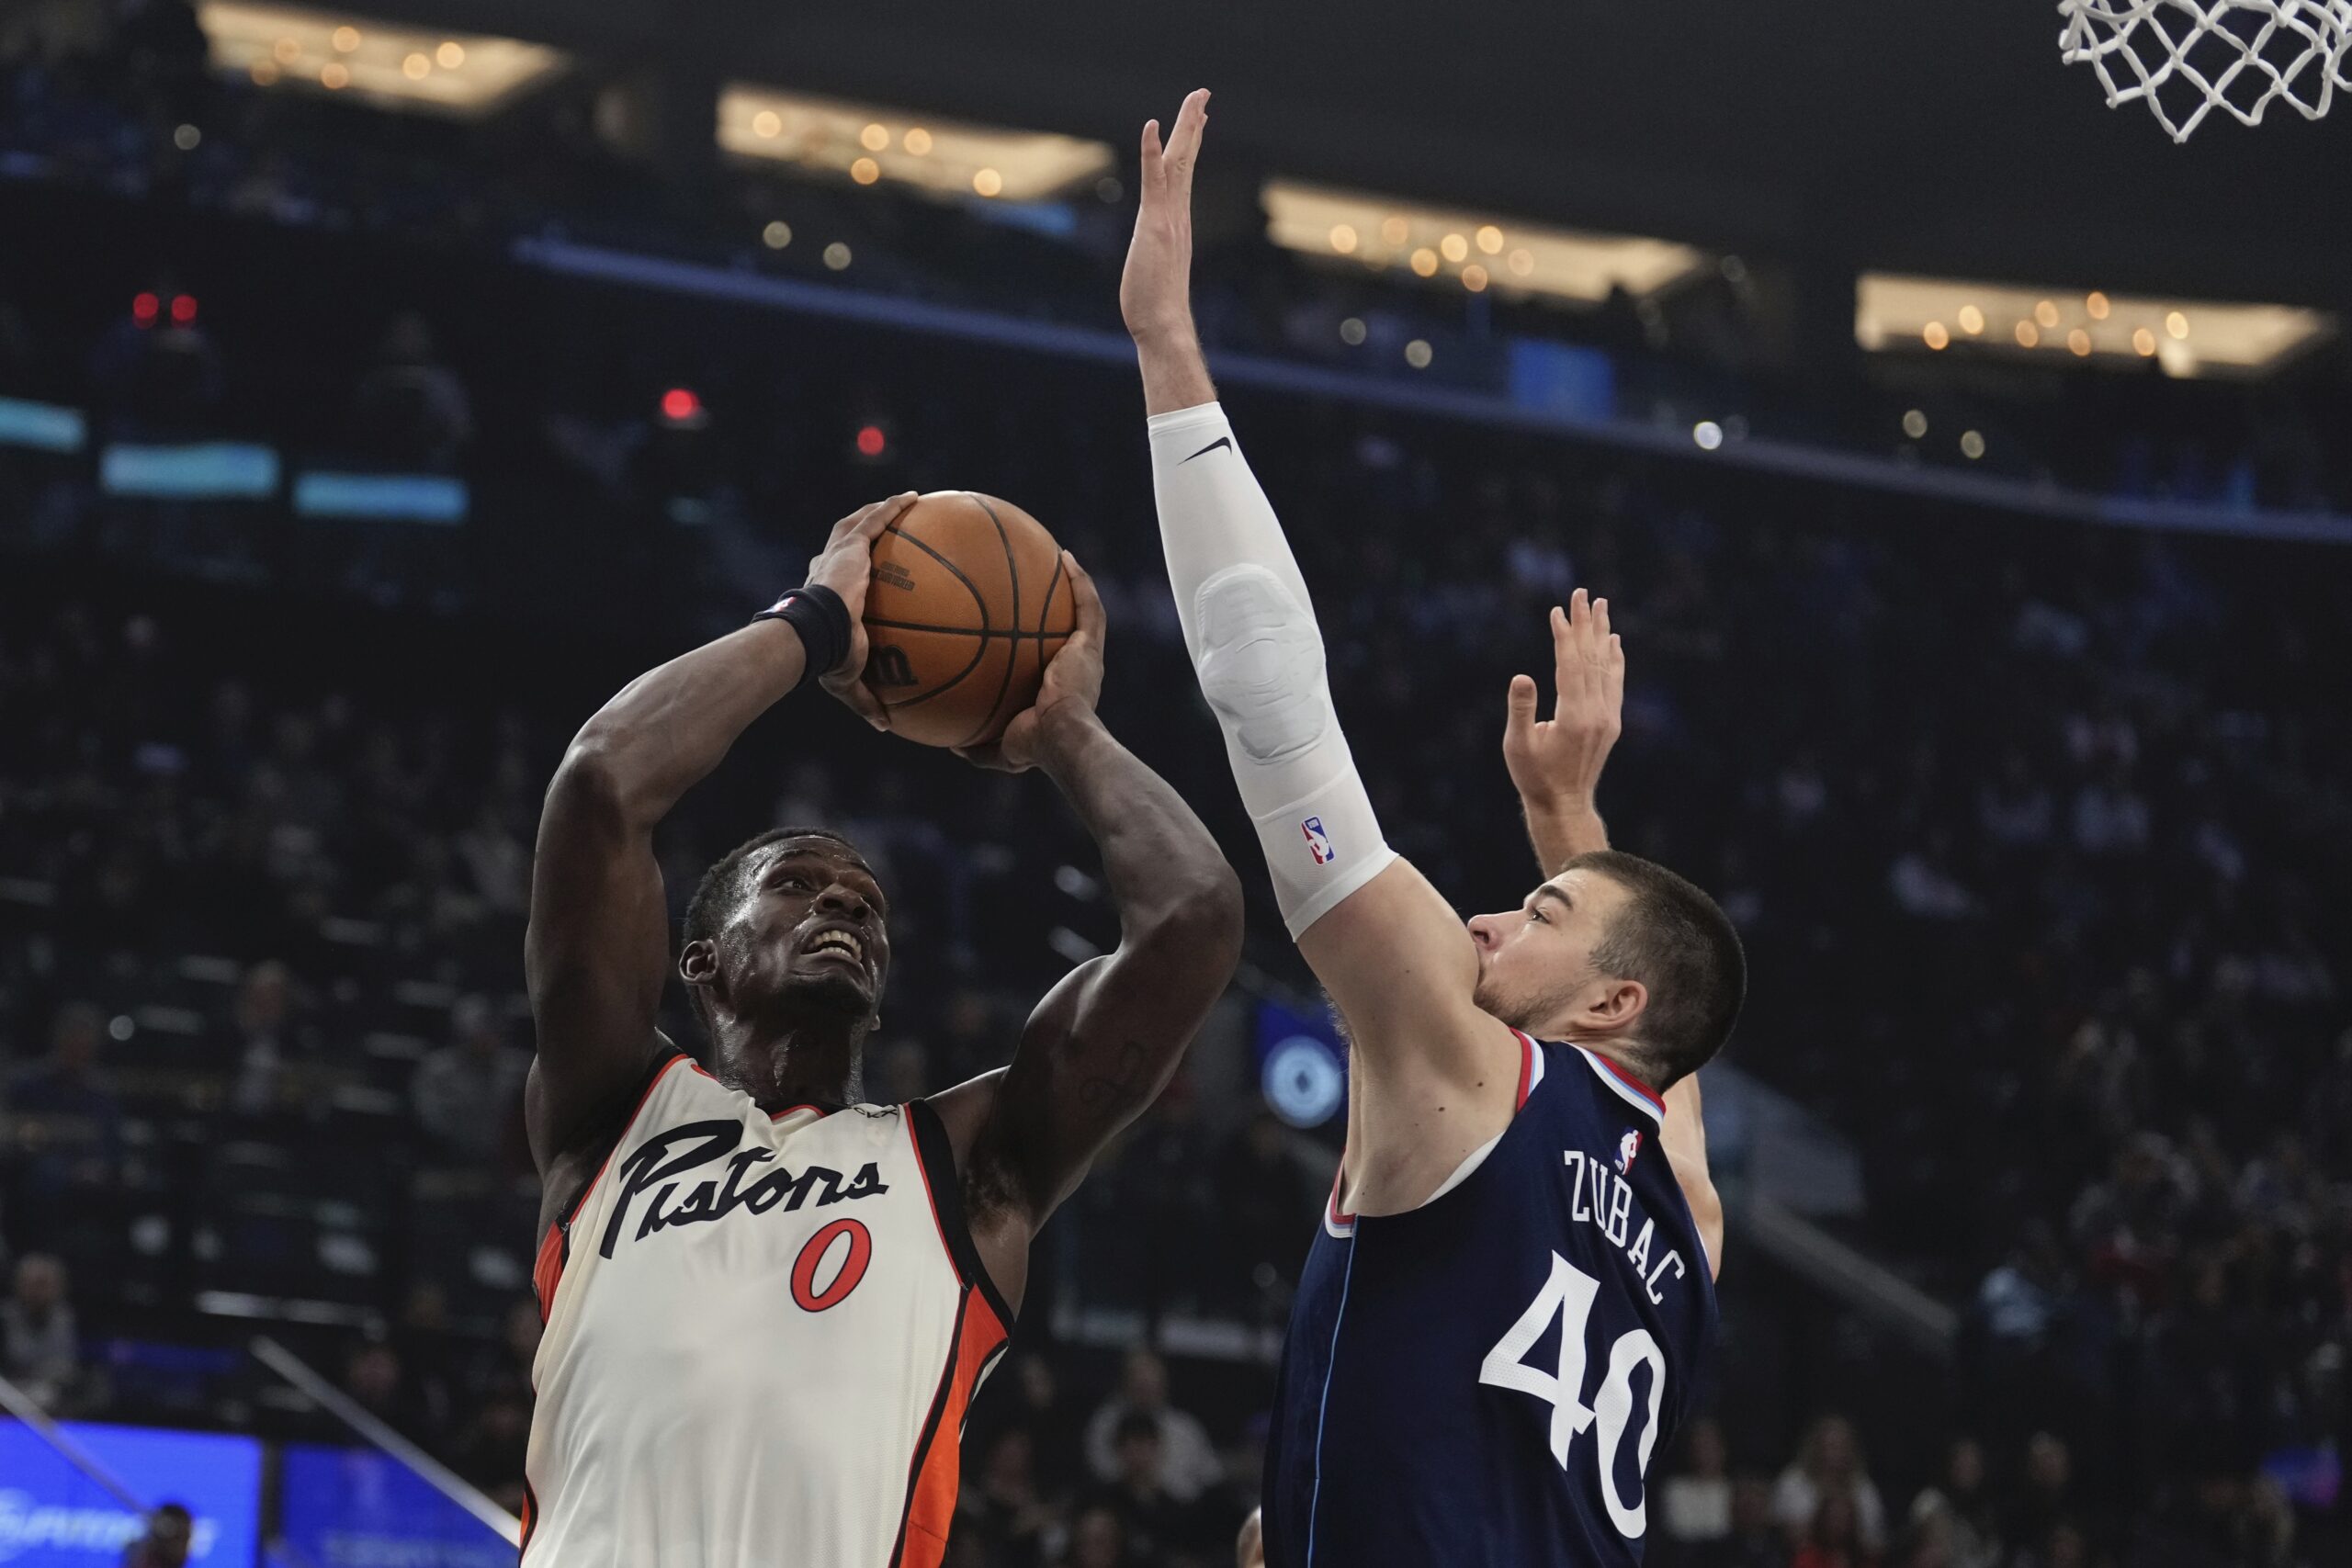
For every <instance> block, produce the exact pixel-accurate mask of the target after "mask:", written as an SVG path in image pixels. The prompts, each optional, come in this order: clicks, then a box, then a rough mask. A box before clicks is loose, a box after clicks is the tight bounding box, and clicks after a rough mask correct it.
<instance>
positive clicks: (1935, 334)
mask: <svg viewBox="0 0 2352 1568" xmlns="http://www.w3.org/2000/svg"><path fill="white" fill-rule="evenodd" d="M2334 330H2335V319H2334V318H2333V317H2331V316H2329V315H2328V314H2327V313H2326V312H2324V311H2322V310H2302V309H2301V308H2299V307H2296V306H2292V305H2256V304H2239V303H2232V302H2229V301H2225V300H2217V299H2161V298H2158V297H2156V296H2154V295H2136V294H2106V293H2102V292H2100V291H2099V290H2098V289H2092V290H2091V291H2089V292H2088V293H2085V292H2082V291H2081V290H2078V289H2065V288H2030V287H2027V286H2024V285H2019V284H2011V283H1976V282H1970V281H1968V280H1967V279H1964V278H1957V277H1911V276H1900V275H1897V274H1894V273H1883V272H1871V273H1864V274H1863V275H1862V279H1861V284H1860V288H1857V289H1856V290H1855V300H1854V339H1855V341H1856V342H1858V343H1860V344H1861V345H1862V347H1864V348H1866V349H1869V350H1871V351H1872V352H1873V353H1892V352H1898V351H1905V350H1908V351H1913V352H1926V353H1940V352H1942V351H1943V350H1945V349H1948V348H1950V347H1951V346H1952V345H1953V344H1963V343H1964V344H1970V345H1971V346H1973V347H1975V348H1978V349H1980V350H1985V351H1989V352H1992V353H1996V354H2001V355H2010V356H2018V357H2031V358H2040V359H2049V358H2052V357H2055V358H2057V359H2060V360H2077V359H2079V360H2086V361H2090V362H2094V363H2098V362H2104V363H2106V364H2109V365H2116V364H2132V365H2138V364H2141V363H2143V362H2144V361H2147V360H2151V359H2153V360H2154V361H2155V362H2156V363H2157V364H2158V365H2160V366H2162V367H2164V368H2165V372H2166V373H2168V374H2170V375H2174V376H2182V377H2188V376H2236V377H2253V376H2260V375H2262V374H2264V373H2266V372H2267V371H2269V370H2273V369H2276V368H2277V367H2279V366H2281V365H2283V364H2285V363H2286V362H2287V361H2288V360H2289V359H2290V358H2292V357H2293V356H2294V355H2297V354H2298V353H2300V352H2301V351H2302V350H2303V349H2305V348H2307V347H2309V346H2311V345H2312V344H2316V343H2318V342H2319V341H2321V340H2322V339H2323V338H2324V337H2326V336H2327V335H2328V333H2331V332H2333V331H2334Z"/></svg>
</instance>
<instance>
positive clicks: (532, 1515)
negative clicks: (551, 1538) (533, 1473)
mask: <svg viewBox="0 0 2352 1568" xmlns="http://www.w3.org/2000/svg"><path fill="white" fill-rule="evenodd" d="M538 1529H539V1495H538V1494H537V1493H536V1492H534V1491H532V1490H531V1483H530V1482H529V1481H528V1480H527V1479H526V1481H525V1482H524V1483H523V1539H522V1540H520V1541H519V1542H517V1543H516V1544H515V1562H517V1563H520V1562H522V1561H523V1554H524V1553H525V1552H526V1551H530V1550H531V1537H532V1536H534V1535H536V1534H537V1533H538Z"/></svg>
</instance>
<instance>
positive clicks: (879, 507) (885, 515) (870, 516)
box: [850, 490, 915, 541]
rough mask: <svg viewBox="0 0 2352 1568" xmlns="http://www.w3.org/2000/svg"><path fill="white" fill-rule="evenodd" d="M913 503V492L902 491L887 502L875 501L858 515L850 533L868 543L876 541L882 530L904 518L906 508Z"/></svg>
mask: <svg viewBox="0 0 2352 1568" xmlns="http://www.w3.org/2000/svg"><path fill="white" fill-rule="evenodd" d="M914 503H915V492H914V491H910V490H902V491H899V493H898V494H896V495H894V496H892V497H890V498H889V499H888V501H877V502H875V503H874V504H873V505H871V506H869V507H866V508H865V510H863V511H861V512H860V513H858V514H857V519H856V524H857V525H856V526H855V527H854V528H852V529H851V530H850V532H852V533H854V534H855V535H857V536H859V537H860V538H863V539H866V540H868V541H871V540H875V539H878V538H880V537H881V536H882V530H883V529H885V528H888V526H889V525H891V524H893V523H896V522H897V521H898V520H899V518H900V517H902V516H904V515H905V514H906V510H907V508H908V507H910V506H912V505H913V504H914Z"/></svg>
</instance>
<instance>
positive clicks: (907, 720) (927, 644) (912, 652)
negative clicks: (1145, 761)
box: [865, 490, 1078, 746]
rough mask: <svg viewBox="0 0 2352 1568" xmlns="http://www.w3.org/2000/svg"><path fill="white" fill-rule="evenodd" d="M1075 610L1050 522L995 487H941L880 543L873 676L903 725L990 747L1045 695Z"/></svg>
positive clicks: (870, 611)
mask: <svg viewBox="0 0 2352 1568" xmlns="http://www.w3.org/2000/svg"><path fill="white" fill-rule="evenodd" d="M1077 616H1078V605H1077V600H1076V598H1075V597H1074V596H1073V594H1072V592H1071V590H1070V581H1069V572H1067V571H1065V570H1063V568H1062V554H1061V547H1060V546H1059V545H1057V544H1056V543H1055V542H1054V536H1052V535H1051V534H1048V533H1047V532H1046V527H1045V525H1044V524H1042V523H1040V522H1038V521H1037V520H1036V519H1035V517H1032V516H1030V515H1029V513H1026V512H1023V511H1022V510H1021V508H1019V507H1017V506H1015V505H1013V504H1012V502H1005V501H999V500H998V499H997V498H996V497H994V496H992V495H979V494H977V493H975V492H973V491H960V490H950V491H933V492H932V493H931V494H929V495H926V496H923V497H922V498H920V499H919V500H917V501H916V502H915V503H914V504H913V505H912V506H910V507H909V508H907V510H906V512H905V513H903V514H902V515H901V516H900V517H899V520H898V521H897V522H895V523H893V524H891V525H890V526H889V527H888V529H886V530H884V532H883V535H882V536H881V537H880V538H879V539H876V541H875V542H874V581H873V584H872V586H871V587H870V588H869V589H868V590H867V591H866V595H865V632H866V637H867V642H868V649H867V653H866V659H865V684H866V686H867V688H868V689H869V690H870V691H872V692H873V694H874V695H875V697H876V699H877V700H878V701H880V703H881V704H882V705H883V707H884V708H885V709H887V710H888V713H889V716H890V728H891V730H892V731H893V733H895V734H899V735H902V736H905V737H906V738H907V739H910V740H917V741H921V742H922V744H923V745H925V746H978V745H982V744H985V743H986V742H988V741H990V740H993V739H996V738H997V737H998V736H999V735H1001V734H1002V733H1003V732H1004V727H1005V725H1006V724H1007V723H1009V722H1011V720H1012V717H1013V716H1014V715H1016V714H1018V713H1020V712H1021V711H1022V710H1023V708H1026V707H1027V706H1028V705H1030V704H1031V703H1032V702H1034V701H1035V699H1036V695H1037V686H1038V682H1040V681H1042V680H1043V679H1044V678H1045V671H1046V660H1049V659H1051V658H1052V657H1053V656H1054V655H1055V653H1056V652H1057V651H1058V650H1059V649H1060V648H1061V646H1062V643H1063V642H1064V641H1065V640H1066V639H1067V638H1068V637H1069V635H1070V633H1071V632H1072V631H1074V630H1076V629H1077V625H1078V619H1077Z"/></svg>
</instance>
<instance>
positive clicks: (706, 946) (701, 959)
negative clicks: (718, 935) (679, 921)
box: [678, 937, 718, 986]
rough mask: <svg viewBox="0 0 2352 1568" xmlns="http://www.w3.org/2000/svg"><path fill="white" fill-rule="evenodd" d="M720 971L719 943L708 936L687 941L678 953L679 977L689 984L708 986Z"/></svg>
mask: <svg viewBox="0 0 2352 1568" xmlns="http://www.w3.org/2000/svg"><path fill="white" fill-rule="evenodd" d="M717 975H718V943H717V942H712V941H710V940H709V939H708V938H707V937H705V938H701V939H698V940H696V941H694V942H688V943H686V945H685V946H684V948H682V949H680V950H679V953H678V978H679V979H681V980H684V982H685V983H686V984H687V985H689V986H707V985H708V984H710V982H711V980H712V978H713V977H715V976H717Z"/></svg>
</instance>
